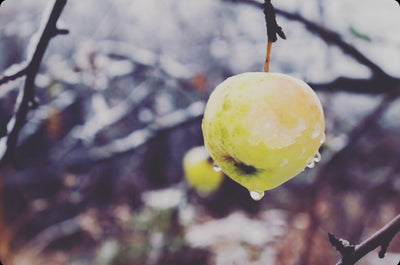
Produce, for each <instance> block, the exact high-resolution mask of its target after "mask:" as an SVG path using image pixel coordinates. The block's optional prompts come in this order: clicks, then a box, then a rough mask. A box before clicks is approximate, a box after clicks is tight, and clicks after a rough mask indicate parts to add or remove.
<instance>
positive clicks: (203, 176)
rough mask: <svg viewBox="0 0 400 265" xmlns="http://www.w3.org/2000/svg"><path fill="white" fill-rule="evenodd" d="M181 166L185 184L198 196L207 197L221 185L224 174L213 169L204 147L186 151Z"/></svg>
mask: <svg viewBox="0 0 400 265" xmlns="http://www.w3.org/2000/svg"><path fill="white" fill-rule="evenodd" d="M182 164H183V171H184V175H185V179H186V182H187V184H188V185H189V186H190V187H192V188H194V189H195V190H196V191H197V192H198V193H199V194H200V195H208V194H209V193H211V192H213V191H215V190H216V189H218V187H219V186H220V185H221V184H222V180H223V178H224V173H223V172H222V171H221V170H218V168H214V161H213V160H212V159H211V157H210V155H209V154H208V152H207V149H206V148H205V147H204V146H197V147H194V148H192V149H190V150H189V151H187V152H186V153H185V155H184V157H183V160H182Z"/></svg>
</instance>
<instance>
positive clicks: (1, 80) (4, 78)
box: [0, 66, 27, 86]
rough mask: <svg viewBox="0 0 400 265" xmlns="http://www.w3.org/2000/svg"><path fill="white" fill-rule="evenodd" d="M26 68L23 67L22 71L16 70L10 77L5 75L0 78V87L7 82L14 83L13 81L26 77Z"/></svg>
mask: <svg viewBox="0 0 400 265" xmlns="http://www.w3.org/2000/svg"><path fill="white" fill-rule="evenodd" d="M26 68H27V67H26V66H24V67H23V68H22V69H20V70H18V71H17V72H16V73H14V74H11V75H5V76H2V77H0V86H1V85H2V84H5V83H7V82H9V81H14V80H15V79H18V78H20V77H23V76H24V75H26Z"/></svg>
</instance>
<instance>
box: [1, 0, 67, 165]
mask: <svg viewBox="0 0 400 265" xmlns="http://www.w3.org/2000/svg"><path fill="white" fill-rule="evenodd" d="M66 3H67V0H55V2H54V5H53V8H52V10H51V12H50V14H49V17H48V18H47V22H46V24H45V26H44V28H43V31H42V32H41V35H40V38H39V41H38V43H37V45H36V47H35V50H34V52H33V54H32V57H31V58H30V61H29V64H28V65H27V66H26V68H25V69H22V70H20V71H18V72H17V73H16V74H14V75H12V76H11V77H8V80H12V79H13V78H14V79H16V78H18V77H20V76H23V75H26V79H25V84H24V87H23V89H21V90H20V93H19V96H18V100H17V103H16V104H18V105H19V106H18V108H17V110H16V112H15V114H14V116H13V117H12V118H11V120H10V121H9V123H8V125H7V136H5V137H4V138H3V139H0V159H1V160H0V164H4V163H8V162H10V161H11V160H12V159H13V158H14V155H15V151H16V150H15V149H16V146H17V141H18V135H19V132H20V130H21V129H22V127H23V126H24V124H25V123H26V116H27V114H28V112H29V110H30V109H32V108H35V107H36V105H37V103H36V101H35V78H36V75H37V73H38V71H39V66H40V63H41V61H42V59H43V56H44V53H45V51H46V49H47V46H48V44H49V42H50V40H51V39H52V38H53V37H54V36H56V35H58V34H66V33H67V31H66V30H60V29H58V28H57V26H56V24H57V21H58V19H59V17H60V15H61V12H62V10H63V9H64V6H65V5H66ZM39 33H40V32H39ZM36 36H37V35H36V34H35V36H33V37H32V39H34V38H36ZM10 78H11V79H10ZM2 80H4V78H3V79H2ZM6 80H7V78H6Z"/></svg>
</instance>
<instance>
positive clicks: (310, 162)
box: [307, 157, 315, 168]
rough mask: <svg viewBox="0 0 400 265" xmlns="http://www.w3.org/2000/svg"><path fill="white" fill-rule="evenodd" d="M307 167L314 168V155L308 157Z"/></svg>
mask: <svg viewBox="0 0 400 265" xmlns="http://www.w3.org/2000/svg"><path fill="white" fill-rule="evenodd" d="M307 167H308V168H314V167H315V161H314V157H310V158H309V159H308V160H307Z"/></svg>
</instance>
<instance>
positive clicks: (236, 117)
mask: <svg viewBox="0 0 400 265" xmlns="http://www.w3.org/2000/svg"><path fill="white" fill-rule="evenodd" d="M202 130H203V136H204V143H205V146H206V148H207V150H208V151H209V153H210V155H211V157H212V158H213V160H214V161H215V162H216V163H217V164H218V166H219V167H220V168H221V169H222V171H223V172H224V173H225V174H227V175H228V176H229V177H231V178H232V179H233V180H235V181H236V182H238V183H240V184H241V185H243V186H244V187H246V188H247V189H248V190H249V191H250V194H251V196H252V198H253V199H256V200H258V199H261V198H262V196H263V195H264V191H265V190H269V189H273V188H275V187H277V186H279V185H281V184H282V183H284V182H286V181H287V180H289V179H291V178H293V177H294V176H296V175H297V174H298V173H300V172H301V171H303V170H304V168H305V167H306V166H307V165H309V167H312V166H313V163H314V161H319V159H320V156H319V153H318V149H319V147H320V146H321V144H322V143H323V141H324V138H325V134H324V130H325V121H324V113H323V109H322V106H321V103H320V101H319V99H318V97H317V95H316V94H315V92H314V91H313V90H312V89H311V88H310V87H309V86H308V85H307V84H306V83H305V82H303V81H302V80H299V79H296V78H294V77H291V76H288V75H284V74H278V73H265V72H249V73H243V74H239V75H236V76H233V77H230V78H228V79H226V80H225V81H224V82H222V83H221V84H220V85H218V86H217V87H216V88H215V90H214V91H213V92H212V93H211V95H210V98H209V100H208V102H207V105H206V108H205V111H204V117H203V122H202Z"/></svg>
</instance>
